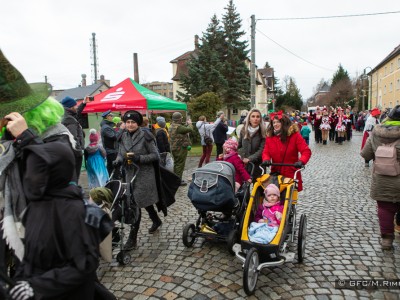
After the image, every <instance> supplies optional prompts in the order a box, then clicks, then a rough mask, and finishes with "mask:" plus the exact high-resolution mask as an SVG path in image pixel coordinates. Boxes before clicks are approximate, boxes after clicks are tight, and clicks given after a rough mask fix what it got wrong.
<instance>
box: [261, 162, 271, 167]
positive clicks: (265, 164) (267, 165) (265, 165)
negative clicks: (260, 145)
mask: <svg viewBox="0 0 400 300" xmlns="http://www.w3.org/2000/svg"><path fill="white" fill-rule="evenodd" d="M270 165H271V161H270V160H264V161H263V162H262V163H261V166H262V167H269V166H270Z"/></svg>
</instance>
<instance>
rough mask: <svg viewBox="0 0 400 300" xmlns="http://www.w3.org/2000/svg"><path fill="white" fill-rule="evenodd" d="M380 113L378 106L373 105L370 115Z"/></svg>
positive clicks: (374, 115)
mask: <svg viewBox="0 0 400 300" xmlns="http://www.w3.org/2000/svg"><path fill="white" fill-rule="evenodd" d="M380 114H381V111H380V110H379V108H377V107H375V108H374V109H372V110H371V116H373V117H376V116H378V115H380Z"/></svg>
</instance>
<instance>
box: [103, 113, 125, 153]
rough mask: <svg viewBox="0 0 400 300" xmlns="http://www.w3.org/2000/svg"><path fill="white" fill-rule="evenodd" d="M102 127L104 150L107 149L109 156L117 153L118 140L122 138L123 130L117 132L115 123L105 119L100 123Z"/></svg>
mask: <svg viewBox="0 0 400 300" xmlns="http://www.w3.org/2000/svg"><path fill="white" fill-rule="evenodd" d="M100 126H101V140H102V141H103V146H104V149H106V152H107V154H112V153H117V152H118V150H117V140H118V139H119V138H120V136H121V134H122V132H123V131H124V130H123V129H119V130H118V131H116V130H115V129H114V128H113V127H114V122H111V121H108V120H106V119H104V120H103V121H101V123H100Z"/></svg>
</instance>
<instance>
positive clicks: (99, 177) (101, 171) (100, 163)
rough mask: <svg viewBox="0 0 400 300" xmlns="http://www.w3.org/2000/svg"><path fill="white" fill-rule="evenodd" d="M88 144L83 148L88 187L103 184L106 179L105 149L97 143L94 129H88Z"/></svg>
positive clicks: (91, 187) (97, 136) (97, 138)
mask: <svg viewBox="0 0 400 300" xmlns="http://www.w3.org/2000/svg"><path fill="white" fill-rule="evenodd" d="M89 141H90V144H89V145H88V146H87V147H86V148H85V151H84V154H85V163H86V171H87V175H88V181H89V188H90V189H93V188H95V187H99V186H104V185H105V184H106V182H107V180H108V176H109V175H108V171H107V168H106V163H105V159H106V150H105V149H104V148H103V146H102V145H101V144H100V143H99V135H98V133H97V131H96V129H94V128H92V129H90V135H89Z"/></svg>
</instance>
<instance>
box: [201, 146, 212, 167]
mask: <svg viewBox="0 0 400 300" xmlns="http://www.w3.org/2000/svg"><path fill="white" fill-rule="evenodd" d="M212 148H213V145H212V144H211V145H206V146H203V155H202V156H201V157H200V161H199V168H200V167H201V166H202V165H203V162H204V163H205V164H208V163H209V162H210V156H211V152H212Z"/></svg>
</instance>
